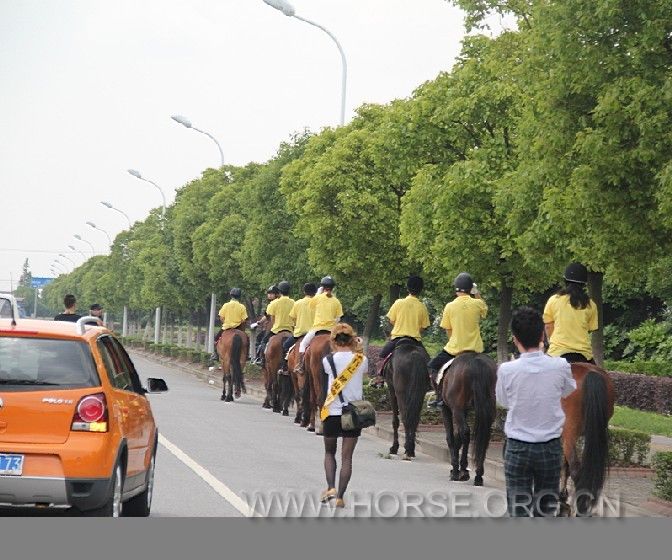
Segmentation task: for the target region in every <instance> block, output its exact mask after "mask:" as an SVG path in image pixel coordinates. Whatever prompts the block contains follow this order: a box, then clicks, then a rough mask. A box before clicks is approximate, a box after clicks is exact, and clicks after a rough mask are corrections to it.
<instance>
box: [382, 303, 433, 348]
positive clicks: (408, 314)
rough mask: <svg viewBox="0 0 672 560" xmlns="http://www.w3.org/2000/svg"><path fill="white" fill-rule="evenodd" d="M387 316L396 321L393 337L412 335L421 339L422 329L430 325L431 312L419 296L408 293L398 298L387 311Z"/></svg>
mask: <svg viewBox="0 0 672 560" xmlns="http://www.w3.org/2000/svg"><path fill="white" fill-rule="evenodd" d="M387 318H388V319H389V320H390V321H392V322H393V323H394V328H393V329H392V334H391V337H392V338H393V339H394V338H399V337H401V336H410V337H411V338H415V339H416V340H420V339H421V333H420V331H421V329H426V328H427V327H429V312H428V311H427V307H426V306H425V304H424V303H422V302H421V301H420V300H419V299H418V298H417V297H415V296H412V295H408V296H407V297H405V298H403V299H398V300H397V301H395V302H394V303H393V304H392V307H390V310H389V311H388V312H387Z"/></svg>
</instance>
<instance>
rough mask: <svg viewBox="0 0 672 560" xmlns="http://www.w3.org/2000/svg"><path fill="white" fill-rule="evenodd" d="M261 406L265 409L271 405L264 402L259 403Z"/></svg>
mask: <svg viewBox="0 0 672 560" xmlns="http://www.w3.org/2000/svg"><path fill="white" fill-rule="evenodd" d="M261 408H266V409H268V408H271V405H270V404H268V403H264V404H262V405H261Z"/></svg>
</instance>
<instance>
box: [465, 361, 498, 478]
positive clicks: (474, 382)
mask: <svg viewBox="0 0 672 560" xmlns="http://www.w3.org/2000/svg"><path fill="white" fill-rule="evenodd" d="M491 362H492V359H491V358H490V357H488V356H479V355H475V356H474V357H473V358H472V359H471V360H470V361H469V364H468V365H467V368H468V373H469V377H470V378H471V393H472V397H473V400H474V445H473V447H472V450H471V453H472V455H471V458H472V461H473V462H474V463H475V464H477V465H481V464H483V462H484V461H485V453H486V451H487V450H488V445H489V443H490V435H491V432H492V423H493V422H494V420H495V412H496V406H495V397H494V385H495V381H496V373H495V371H496V369H495V368H496V366H495V364H494V363H491Z"/></svg>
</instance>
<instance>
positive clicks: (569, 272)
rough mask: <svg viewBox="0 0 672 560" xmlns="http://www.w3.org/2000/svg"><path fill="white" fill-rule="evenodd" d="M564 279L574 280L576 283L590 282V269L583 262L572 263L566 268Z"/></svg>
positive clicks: (567, 280)
mask: <svg viewBox="0 0 672 560" xmlns="http://www.w3.org/2000/svg"><path fill="white" fill-rule="evenodd" d="M564 279H565V281H566V282H574V283H576V284H587V283H588V269H587V268H586V267H585V266H583V265H582V264H581V263H577V262H574V263H571V264H570V265H568V266H567V268H565V275H564Z"/></svg>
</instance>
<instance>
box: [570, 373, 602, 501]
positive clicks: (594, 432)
mask: <svg viewBox="0 0 672 560" xmlns="http://www.w3.org/2000/svg"><path fill="white" fill-rule="evenodd" d="M582 406H583V438H584V444H583V453H582V456H581V467H580V469H579V472H578V475H577V478H576V495H577V503H576V506H577V513H581V514H583V513H588V512H589V511H590V509H591V508H592V506H593V505H594V504H595V502H596V501H597V499H598V498H599V496H600V492H601V491H602V487H603V486H604V480H605V478H606V476H607V468H608V465H609V412H608V410H607V384H606V382H605V380H604V378H603V377H602V375H601V374H600V373H598V372H597V371H594V370H593V371H589V372H588V373H587V374H586V376H585V377H584V379H583V402H582Z"/></svg>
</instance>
